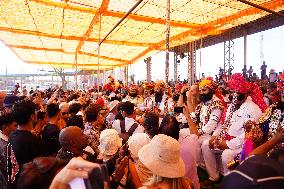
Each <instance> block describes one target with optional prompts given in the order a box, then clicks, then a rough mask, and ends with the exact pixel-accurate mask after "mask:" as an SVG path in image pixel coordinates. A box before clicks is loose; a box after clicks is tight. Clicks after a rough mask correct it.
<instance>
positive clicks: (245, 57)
mask: <svg viewBox="0 0 284 189" xmlns="http://www.w3.org/2000/svg"><path fill="white" fill-rule="evenodd" d="M244 67H247V32H246V31H245V32H244Z"/></svg>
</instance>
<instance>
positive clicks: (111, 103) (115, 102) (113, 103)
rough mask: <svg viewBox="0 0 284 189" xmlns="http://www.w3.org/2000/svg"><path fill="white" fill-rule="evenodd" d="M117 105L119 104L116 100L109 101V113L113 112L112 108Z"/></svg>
mask: <svg viewBox="0 0 284 189" xmlns="http://www.w3.org/2000/svg"><path fill="white" fill-rule="evenodd" d="M118 104H119V101H118V100H114V101H111V102H110V103H109V111H110V112H111V111H112V110H113V108H115V107H116V106H117V105H118Z"/></svg>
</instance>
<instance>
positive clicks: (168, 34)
mask: <svg viewBox="0 0 284 189" xmlns="http://www.w3.org/2000/svg"><path fill="white" fill-rule="evenodd" d="M166 14H167V22H166V68H165V82H166V84H168V82H169V59H170V53H169V52H170V27H171V25H170V15H171V1H170V0H167V13H166Z"/></svg>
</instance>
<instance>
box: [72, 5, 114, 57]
mask: <svg viewBox="0 0 284 189" xmlns="http://www.w3.org/2000/svg"><path fill="white" fill-rule="evenodd" d="M109 2H110V0H103V1H102V4H101V7H100V9H99V11H98V12H97V13H96V15H95V16H94V17H93V19H92V21H91V24H90V26H89V28H88V30H87V31H86V33H85V34H84V35H83V38H82V39H81V40H80V42H79V44H78V46H77V48H76V52H78V51H80V50H81V48H82V46H83V45H84V42H85V40H86V39H87V38H88V37H89V36H90V34H91V33H92V31H93V29H94V26H95V25H96V24H97V23H98V22H99V21H100V19H101V18H102V16H103V14H104V13H105V11H106V10H107V9H108V5H109Z"/></svg>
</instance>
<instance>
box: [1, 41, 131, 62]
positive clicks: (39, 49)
mask: <svg viewBox="0 0 284 189" xmlns="http://www.w3.org/2000/svg"><path fill="white" fill-rule="evenodd" d="M6 45H7V46H8V47H10V48H13V49H30V50H36V51H51V52H59V53H64V54H69V55H75V53H76V52H66V51H64V50H63V49H49V48H42V47H30V46H22V45H9V44H6ZM78 54H81V55H88V56H91V57H98V55H97V54H93V53H86V52H82V51H79V52H78ZM100 58H102V59H106V60H112V61H116V62H121V63H127V62H128V60H124V59H119V58H111V57H107V56H100Z"/></svg>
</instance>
